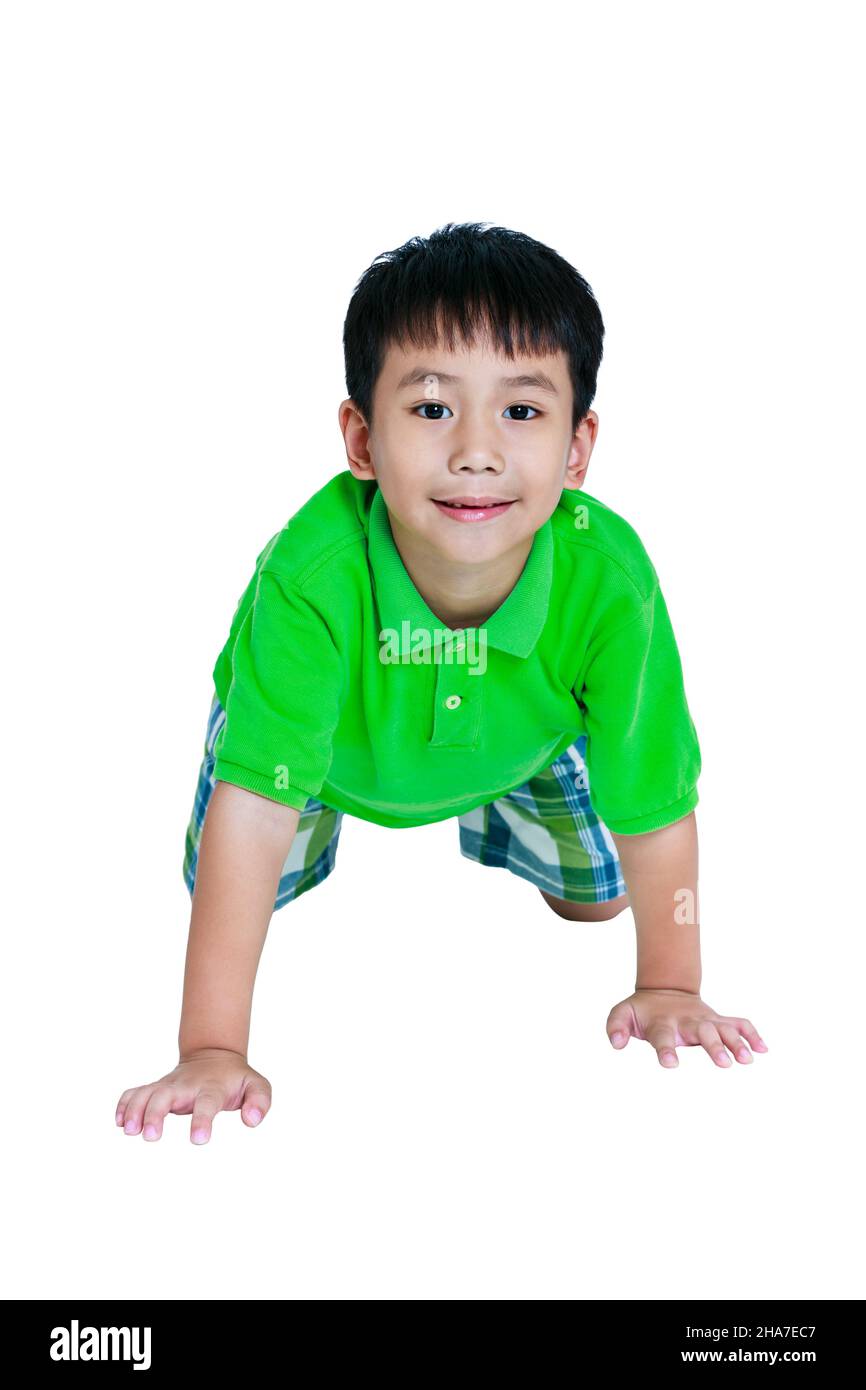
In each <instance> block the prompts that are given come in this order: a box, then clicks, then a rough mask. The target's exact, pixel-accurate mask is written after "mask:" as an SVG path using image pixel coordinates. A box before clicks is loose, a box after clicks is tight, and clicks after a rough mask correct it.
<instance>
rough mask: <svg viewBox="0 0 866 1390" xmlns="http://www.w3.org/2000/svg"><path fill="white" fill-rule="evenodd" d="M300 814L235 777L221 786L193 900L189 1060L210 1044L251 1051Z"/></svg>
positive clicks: (186, 1029) (182, 1045)
mask: <svg viewBox="0 0 866 1390" xmlns="http://www.w3.org/2000/svg"><path fill="white" fill-rule="evenodd" d="M299 819H300V812H299V811H297V810H295V809H294V808H293V807H291V806H285V805H282V804H280V803H279V802H276V801H272V800H269V799H268V798H267V797H264V796H258V795H257V794H256V793H255V792H250V791H246V790H245V789H244V788H242V787H236V786H234V785H232V784H231V783H229V782H220V781H218V782H217V784H216V786H215V787H214V790H213V793H212V795H211V799H210V802H209V804H208V808H207V815H206V817H205V823H204V829H203V831H202V837H201V842H200V845H199V858H198V866H197V869H196V880H195V890H194V893H193V901H192V917H191V920H190V928H189V941H188V944H187V953H186V970H185V974H184V986H183V1008H182V1013H181V1021H180V1030H179V1034H178V1047H179V1050H180V1059H181V1061H184V1060H185V1059H187V1058H189V1057H190V1056H191V1055H193V1054H196V1053H200V1052H201V1051H203V1050H207V1049H210V1048H218V1049H224V1050H228V1051H231V1052H237V1053H240V1055H241V1056H243V1057H246V1055H247V1047H248V1043H249V1031H250V1014H251V1011H252V999H253V987H254V984H255V978H256V971H257V969H258V964H259V958H260V956H261V953H262V947H263V946H264V942H265V937H266V936H267V931H268V925H269V923H270V920H271V917H272V915H273V911H274V901H275V899H276V896H277V889H278V887H279V881H280V871H281V869H282V866H283V864H284V863H285V859H286V856H287V854H288V852H289V850H290V848H291V845H292V842H293V840H294V838H295V832H296V830H297V827H298V821H299Z"/></svg>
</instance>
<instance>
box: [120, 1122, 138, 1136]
mask: <svg viewBox="0 0 866 1390" xmlns="http://www.w3.org/2000/svg"><path fill="white" fill-rule="evenodd" d="M123 1129H124V1133H126V1134H134V1133H135V1120H127V1122H126V1124H125V1125H124V1126H123Z"/></svg>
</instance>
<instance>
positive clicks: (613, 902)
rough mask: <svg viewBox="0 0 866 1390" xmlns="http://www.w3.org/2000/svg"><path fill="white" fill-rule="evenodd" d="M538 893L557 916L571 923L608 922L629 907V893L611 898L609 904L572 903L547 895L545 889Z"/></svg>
mask: <svg viewBox="0 0 866 1390" xmlns="http://www.w3.org/2000/svg"><path fill="white" fill-rule="evenodd" d="M538 891H539V893H540V894H541V896H542V897H543V898H544V901H545V902H546V903H547V905H548V907H551V908H552V909H553V911H554V912H555V913H556V914H557V916H559V917H564V918H566V920H567V921H569V922H607V921H609V920H610V918H611V917H618V916H619V914H620V913H621V912H622V910H623V908H626V907H628V893H622V894H621V895H620V896H619V897H618V898H609V899H608V901H607V902H601V903H571V902H568V901H567V900H566V899H565V898H555V897H553V895H552V894H551V893H545V891H544V889H543V888H539V890H538Z"/></svg>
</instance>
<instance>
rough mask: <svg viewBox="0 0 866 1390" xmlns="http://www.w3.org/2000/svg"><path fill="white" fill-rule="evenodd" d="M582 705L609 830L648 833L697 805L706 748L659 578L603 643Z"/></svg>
mask: <svg viewBox="0 0 866 1390" xmlns="http://www.w3.org/2000/svg"><path fill="white" fill-rule="evenodd" d="M575 693H576V692H575ZM578 704H579V705H580V707H581V709H582V710H583V712H584V720H585V724H586V731H587V743H586V755H585V756H586V767H587V773H588V778H589V797H590V801H591V803H592V807H593V810H594V811H595V813H596V815H597V816H598V817H599V819H600V820H602V821H603V822H604V824H605V825H606V826H607V828H608V829H609V830H612V831H614V832H615V833H616V834H622V835H640V834H643V833H645V832H646V831H649V830H660V829H661V828H662V827H663V826H666V825H672V824H673V823H674V821H678V820H681V819H682V818H683V817H684V816H687V815H688V814H689V812H690V811H692V810H693V809H694V807H695V806H696V805H697V804H698V792H697V781H698V777H699V775H700V771H701V753H700V746H699V744H698V737H697V733H696V732H695V726H694V724H693V722H692V718H691V714H690V713H689V708H688V703H687V700H686V693H685V689H684V686H683V672H682V665H681V662H680V656H679V651H678V650H677V644H676V640H675V638H674V633H673V629H672V627H671V622H670V617H669V615H668V610H667V605H666V604H665V600H664V596H663V594H662V591H661V589H660V588H659V586H658V582H656V584H655V585H654V587H653V590H652V592H651V593H650V594H649V595H648V596H647V598H646V599H645V600H644V602H643V604H642V606H641V609H640V612H639V613H638V614H637V616H636V617H634V618H632V619H631V620H630V621H628V622H627V623H625V625H623V626H620V627H619V628H618V629H617V630H616V631H615V632H614V633H613V634H612V635H611V636H609V637H607V638H606V639H604V640H602V641H601V643H600V645H599V650H598V651H597V653H596V654H595V655H594V656H593V657H592V659H591V660H590V663H589V666H588V669H587V672H586V676H585V678H584V683H583V688H582V690H581V692H580V695H579V697H578Z"/></svg>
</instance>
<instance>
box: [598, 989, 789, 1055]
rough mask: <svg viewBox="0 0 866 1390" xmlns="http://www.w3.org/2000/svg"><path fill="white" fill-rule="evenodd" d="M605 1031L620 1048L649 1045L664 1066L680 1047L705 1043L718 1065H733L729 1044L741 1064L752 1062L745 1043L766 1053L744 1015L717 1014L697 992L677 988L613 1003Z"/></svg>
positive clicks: (637, 993) (644, 992)
mask: <svg viewBox="0 0 866 1390" xmlns="http://www.w3.org/2000/svg"><path fill="white" fill-rule="evenodd" d="M607 1035H608V1037H609V1038H610V1040H611V1042H612V1043H613V1046H614V1047H615V1048H617V1049H619V1050H622V1048H624V1047H625V1046H626V1044H627V1043H628V1040H629V1038H640V1039H642V1040H643V1041H644V1042H648V1043H651V1044H652V1046H653V1047H654V1048H655V1049H656V1052H657V1053H658V1059H659V1062H660V1063H661V1065H662V1066H663V1067H678V1066H679V1058H678V1057H677V1054H676V1049H677V1048H678V1047H703V1048H704V1049H705V1050H706V1051H707V1052H708V1053H709V1055H710V1056H711V1057H712V1059H713V1061H714V1062H715V1064H716V1066H718V1067H729V1066H730V1065H731V1059H730V1056H729V1055H728V1052H727V1050H726V1049H727V1048H730V1050H731V1052H733V1054H734V1056H735V1057H736V1059H737V1061H738V1062H742V1063H748V1062H751V1061H752V1053H751V1052H750V1051H749V1048H748V1046H747V1043H751V1045H752V1047H753V1048H754V1049H755V1051H756V1052H768V1051H769V1048H768V1047H767V1044H766V1043H765V1042H764V1041H763V1039H762V1038H761V1037H760V1036H759V1034H758V1030H757V1029H756V1028H755V1026H754V1024H752V1023H750V1022H749V1020H748V1019H747V1018H732V1017H731V1016H730V1015H728V1014H717V1013H716V1011H715V1009H712V1008H710V1005H709V1004H706V1003H704V1001H703V999H702V998H701V996H700V995H699V994H688V993H687V992H686V991H685V990H681V989H638V990H635V992H634V994H630V995H629V997H628V999H623V1000H622V1001H621V1002H620V1003H619V1004H614V1006H613V1008H612V1009H611V1011H610V1013H609V1014H608V1018H607ZM744 1039H745V1040H746V1041H744Z"/></svg>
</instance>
